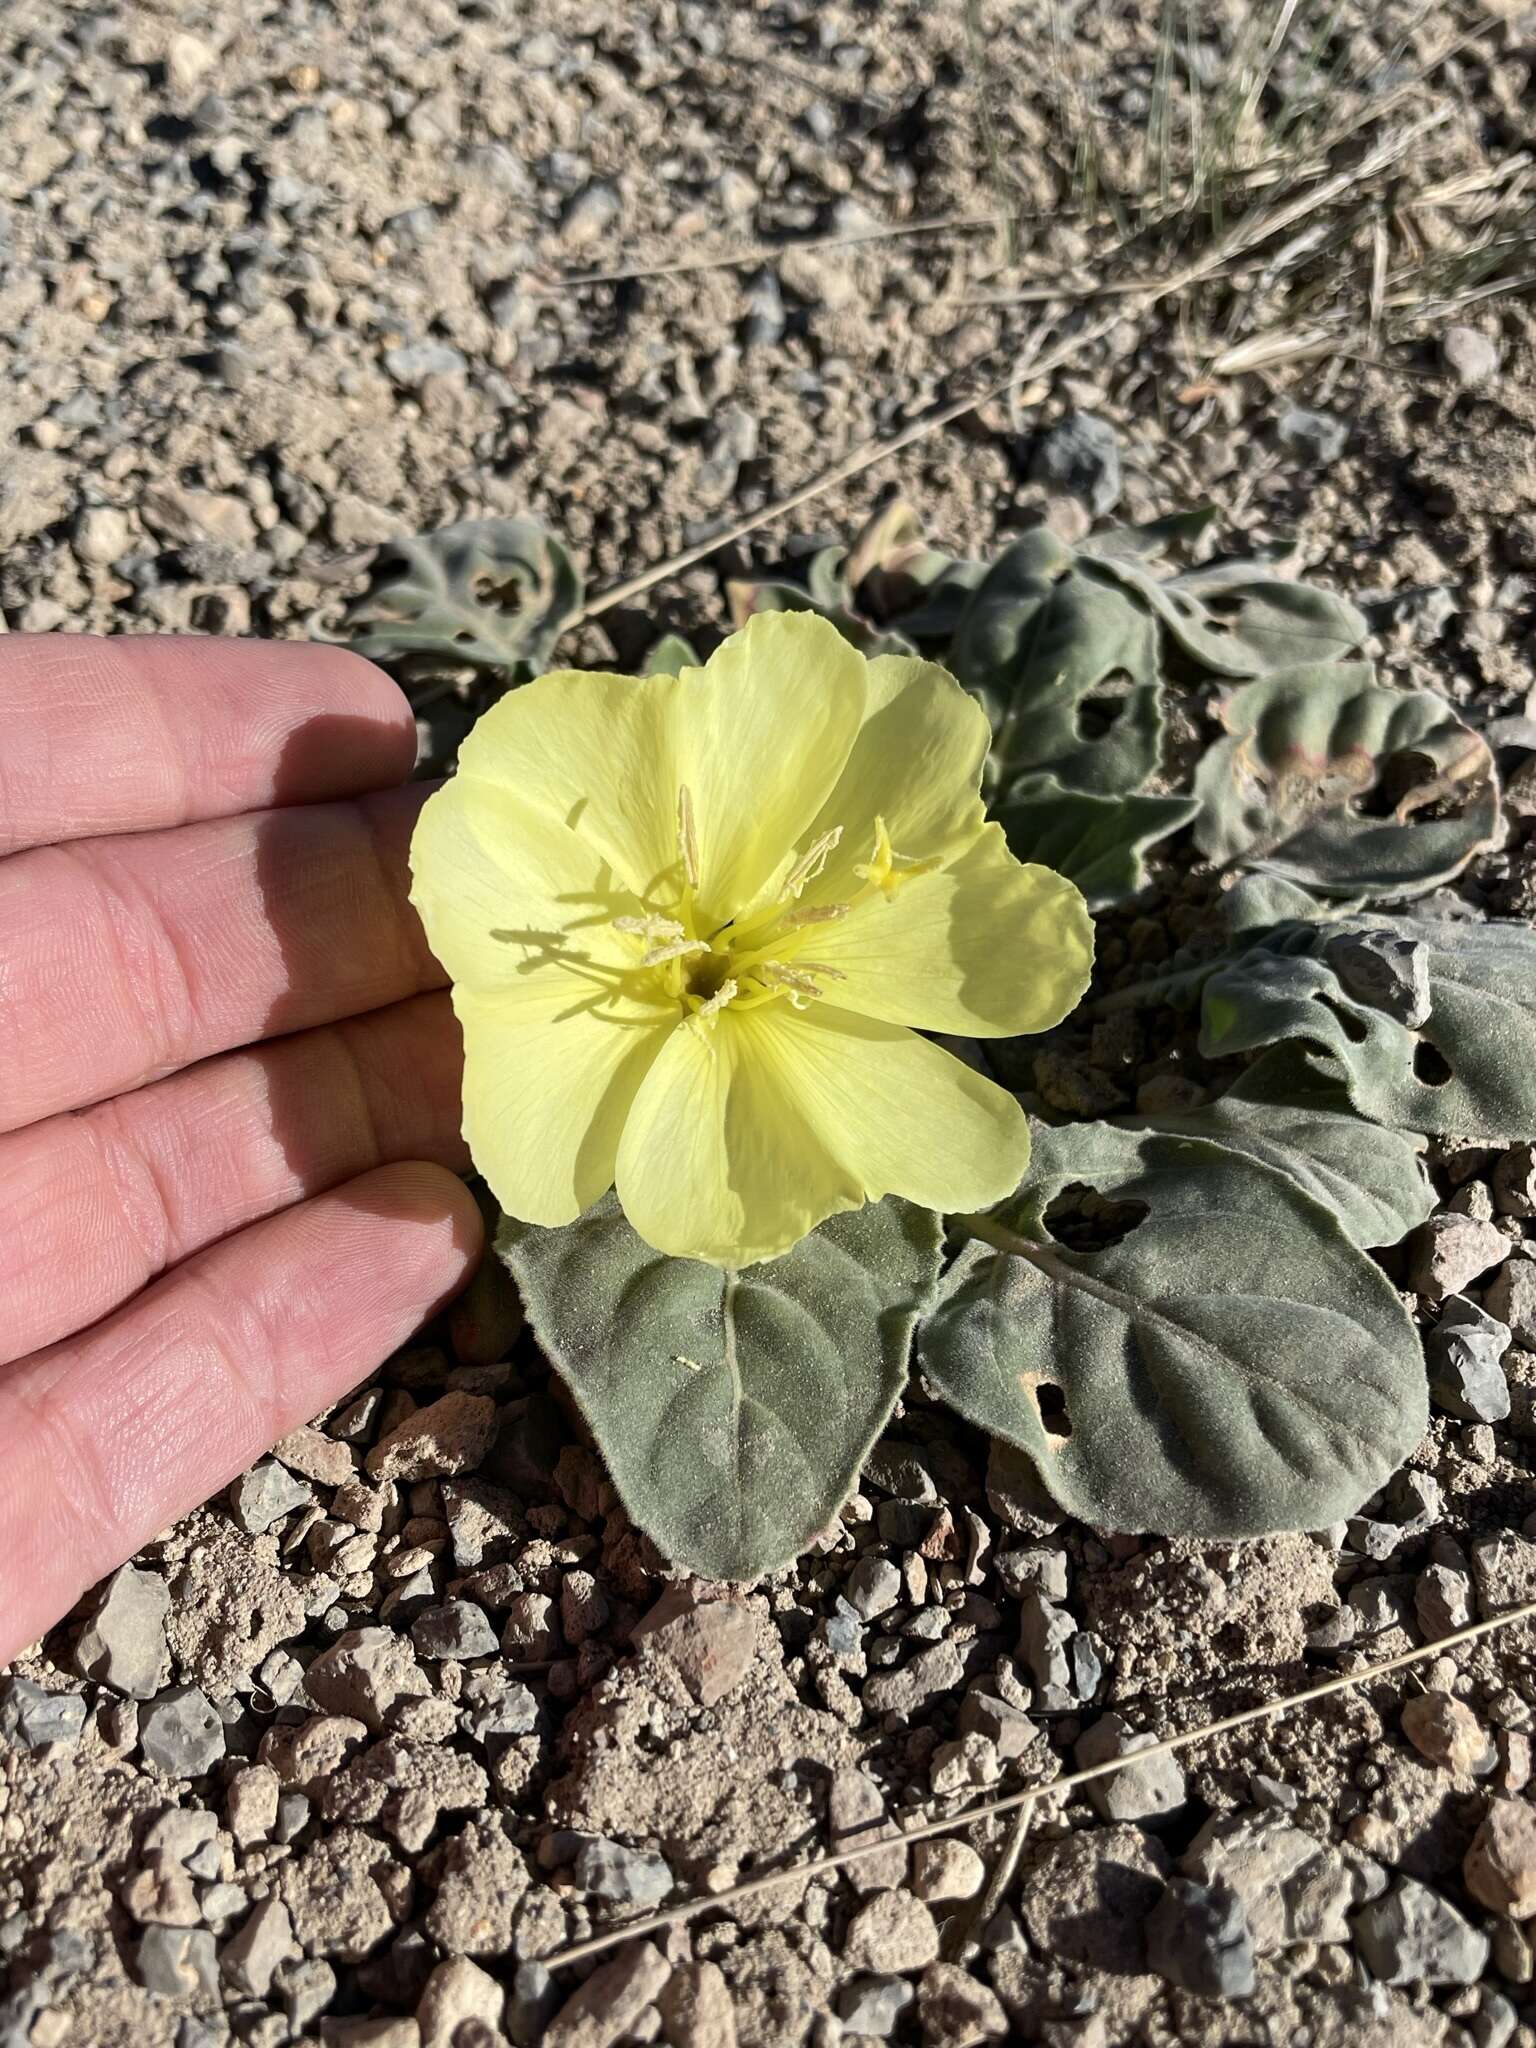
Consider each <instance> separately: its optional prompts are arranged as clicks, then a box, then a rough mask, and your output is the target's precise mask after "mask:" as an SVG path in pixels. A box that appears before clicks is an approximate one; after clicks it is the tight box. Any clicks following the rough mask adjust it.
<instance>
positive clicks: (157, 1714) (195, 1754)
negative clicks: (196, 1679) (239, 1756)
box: [139, 1685, 224, 1778]
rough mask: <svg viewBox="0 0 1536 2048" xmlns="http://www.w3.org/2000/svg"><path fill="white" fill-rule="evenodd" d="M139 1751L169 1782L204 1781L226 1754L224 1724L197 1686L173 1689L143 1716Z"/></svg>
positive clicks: (163, 1695) (165, 1693)
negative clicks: (189, 1779) (180, 1780)
mask: <svg viewBox="0 0 1536 2048" xmlns="http://www.w3.org/2000/svg"><path fill="white" fill-rule="evenodd" d="M139 1748H140V1750H141V1752H142V1753H143V1757H144V1761H145V1762H146V1763H150V1764H153V1765H154V1767H155V1769H156V1770H157V1771H164V1772H165V1774H166V1776H167V1777H168V1778H200V1777H202V1775H203V1773H204V1772H205V1771H211V1770H212V1769H213V1767H214V1765H215V1764H216V1763H217V1762H218V1760H219V1758H220V1757H221V1756H223V1754H224V1723H223V1722H222V1721H221V1720H220V1718H219V1714H218V1710H217V1709H216V1708H215V1706H214V1704H213V1702H212V1701H211V1700H210V1699H209V1697H208V1695H207V1694H206V1693H205V1692H203V1691H201V1690H200V1689H199V1688H198V1687H197V1686H195V1685H178V1686H173V1687H172V1688H171V1690H170V1691H169V1692H163V1693H161V1694H160V1695H159V1697H158V1698H156V1699H154V1700H152V1701H151V1702H150V1704H149V1705H148V1706H147V1707H145V1708H144V1710H143V1712H142V1713H141V1714H140V1715H139Z"/></svg>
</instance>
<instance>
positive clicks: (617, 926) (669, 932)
mask: <svg viewBox="0 0 1536 2048" xmlns="http://www.w3.org/2000/svg"><path fill="white" fill-rule="evenodd" d="M613 928H614V930H615V931H616V932H632V933H633V934H634V936H635V937H636V938H637V939H649V940H650V941H651V943H652V945H660V944H661V942H662V941H663V940H664V939H685V938H687V936H688V933H687V931H686V929H685V928H684V927H683V926H682V925H680V924H679V923H678V921H677V919H676V918H675V917H660V916H658V915H657V914H656V912H655V911H652V912H651V913H650V914H649V915H648V916H646V917H616V918H615V919H614V920H613Z"/></svg>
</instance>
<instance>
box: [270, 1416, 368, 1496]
mask: <svg viewBox="0 0 1536 2048" xmlns="http://www.w3.org/2000/svg"><path fill="white" fill-rule="evenodd" d="M272 1455H273V1457H274V1458H276V1459H277V1460H278V1461H279V1462H280V1463H281V1464H284V1465H288V1466H291V1468H292V1469H293V1470H294V1471H295V1472H302V1473H303V1475H304V1477H305V1478H306V1479H313V1480H314V1482H315V1484H316V1485H317V1486H347V1485H350V1483H351V1482H352V1480H353V1479H355V1478H356V1476H357V1475H356V1471H355V1469H354V1467H353V1464H352V1453H351V1452H350V1451H349V1450H348V1448H347V1446H346V1445H345V1444H343V1443H338V1442H337V1441H336V1439H335V1438H334V1437H330V1436H327V1435H326V1434H325V1432H324V1430H320V1429H311V1428H308V1427H305V1428H303V1429H291V1430H290V1431H289V1432H288V1434H287V1435H286V1436H285V1437H284V1438H283V1440H282V1442H281V1443H276V1444H274V1445H273V1446H272Z"/></svg>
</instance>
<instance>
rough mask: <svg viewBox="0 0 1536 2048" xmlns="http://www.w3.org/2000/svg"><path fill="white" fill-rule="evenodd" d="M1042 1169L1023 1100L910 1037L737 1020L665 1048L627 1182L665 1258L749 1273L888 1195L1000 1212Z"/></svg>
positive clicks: (837, 1023) (777, 1019)
mask: <svg viewBox="0 0 1536 2048" xmlns="http://www.w3.org/2000/svg"><path fill="white" fill-rule="evenodd" d="M1028 1157H1029V1127H1028V1124H1027V1122H1026V1120H1025V1116H1024V1112H1023V1111H1022V1109H1020V1107H1019V1105H1018V1103H1017V1102H1016V1101H1015V1100H1014V1098H1013V1097H1012V1096H1011V1095H1009V1094H1007V1093H1005V1091H1004V1090H1003V1089H1001V1088H998V1087H996V1086H994V1085H993V1083H992V1082H990V1081H986V1080H983V1079H982V1077H981V1076H980V1075H978V1074H974V1073H972V1072H971V1070H970V1068H968V1067H966V1066H963V1065H962V1064H961V1062H960V1061H959V1060H957V1059H954V1058H952V1057H951V1056H950V1055H949V1054H948V1053H946V1052H943V1051H941V1050H940V1048H939V1047H938V1046H936V1045H932V1044H930V1043H929V1042H928V1040H926V1039H922V1038H918V1037H916V1036H915V1035H914V1034H913V1033H912V1032H910V1031H903V1030H900V1029H897V1028H895V1027H893V1026H891V1025H888V1024H882V1023H877V1022H875V1021H874V1020H872V1019H869V1018H863V1017H854V1016H849V1015H847V1014H843V1013H835V1012H830V1011H828V1010H826V1009H825V1008H818V1009H816V1010H810V1011H805V1012H795V1011H791V1010H788V1009H787V1008H786V1009H782V1010H781V1009H773V1010H769V1011H757V1012H752V1013H748V1014H746V1015H743V1014H741V1013H740V1012H732V1011H730V1010H727V1011H725V1012H724V1013H723V1014H722V1015H721V1016H720V1017H719V1019H718V1020H717V1022H716V1024H715V1027H714V1029H713V1030H712V1031H711V1032H710V1033H709V1035H708V1036H705V1035H704V1034H703V1033H702V1032H700V1031H698V1030H693V1029H683V1030H680V1031H677V1032H674V1033H673V1035H672V1037H671V1038H670V1039H669V1040H668V1041H667V1043H666V1045H665V1046H664V1047H663V1049H662V1051H661V1053H660V1055H659V1056H658V1058H657V1059H656V1061H655V1063H654V1064H653V1066H652V1067H651V1069H650V1071H649V1073H648V1074H647V1075H646V1078H645V1080H644V1082H643V1083H642V1085H641V1087H640V1090H639V1092H638V1094H637V1095H636V1097H635V1103H634V1108H633V1110H632V1111H631V1113H630V1118H629V1121H628V1123H627V1124H626V1125H625V1128H624V1136H623V1138H622V1140H621V1142H620V1145H619V1157H618V1167H617V1181H618V1190H619V1199H620V1201H621V1202H622V1203H623V1206H624V1212H625V1214H626V1215H627V1216H628V1218H629V1220H630V1222H631V1223H632V1224H633V1225H634V1227H635V1229H636V1230H637V1231H639V1233H640V1235H641V1236H642V1237H643V1238H644V1239H645V1240H646V1241H647V1243H649V1244H653V1245H655V1246H656V1248H657V1250H658V1251H664V1252H670V1253H672V1254H674V1255H675V1256H678V1257H681V1258H694V1259H704V1260H707V1261H709V1262H710V1263H712V1264H714V1265H720V1266H745V1265H751V1264H753V1263H754V1262H755V1261H757V1260H759V1259H770V1258H775V1257H777V1256H778V1254H779V1253H781V1252H785V1251H788V1250H789V1248H790V1246H791V1245H793V1244H796V1243H798V1241H799V1240H800V1239H801V1238H802V1237H804V1236H805V1235H806V1234H807V1232H808V1231H811V1230H813V1229H814V1228H815V1227H816V1225H817V1224H818V1223H821V1222H824V1221H825V1220H826V1218H827V1217H828V1216H833V1215H836V1214H837V1213H838V1212H839V1211H840V1210H844V1209H852V1208H857V1207H858V1206H859V1205H860V1204H861V1203H863V1202H865V1201H878V1200H879V1199H880V1198H881V1197H882V1196H883V1195H887V1194H899V1195H905V1196H907V1197H908V1198H909V1199H910V1200H912V1201H915V1202H921V1203H923V1204H925V1205H926V1206H928V1207H930V1208H935V1209H940V1210H955V1209H973V1208H981V1207H985V1206H987V1205H988V1204H990V1203H992V1202H997V1201H1000V1200H1001V1199H1002V1198H1003V1196H1004V1195H1006V1194H1010V1193H1011V1192H1012V1191H1013V1189H1014V1188H1015V1187H1016V1186H1017V1185H1018V1182H1019V1180H1020V1178H1021V1176H1022V1174H1023V1171H1024V1167H1025V1165H1026V1163H1027V1161H1028Z"/></svg>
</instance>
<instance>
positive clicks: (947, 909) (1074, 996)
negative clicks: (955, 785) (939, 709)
mask: <svg viewBox="0 0 1536 2048" xmlns="http://www.w3.org/2000/svg"><path fill="white" fill-rule="evenodd" d="M801 951H802V952H803V953H804V954H806V955H813V956H814V957H815V959H816V960H818V961H821V960H824V961H825V962H826V963H827V965H828V966H829V967H835V968H836V969H837V970H838V972H839V974H840V975H842V976H843V977H844V978H843V979H842V980H840V981H832V980H830V979H829V980H828V981H827V983H826V984H825V986H826V995H825V999H824V1007H826V1008H836V1009H838V1010H854V1011H857V1012H858V1013H859V1014H860V1015H861V1016H865V1017H881V1018H885V1019H886V1020H887V1021H889V1022H891V1023H894V1024H911V1025H914V1026H916V1027H917V1028H918V1029H920V1030H923V1031H951V1032H956V1033H959V1034H962V1035H964V1036H966V1037H970V1038H1007V1037H1011V1036H1013V1035H1014V1034H1015V1033H1016V1032H1028V1031H1048V1030H1049V1029H1050V1027H1051V1026H1052V1025H1053V1024H1059V1023H1060V1022H1061V1020H1062V1018H1063V1017H1065V1016H1066V1015H1067V1013H1068V1011H1070V1010H1071V1009H1073V1008H1074V1007H1075V1005H1076V1004H1077V1002H1078V1001H1079V999H1080V998H1081V996H1082V993H1083V991H1084V989H1086V988H1087V986H1088V977H1089V974H1090V972H1091V970H1092V966H1093V920H1092V918H1091V917H1090V916H1089V914H1088V906H1087V904H1086V903H1085V902H1084V901H1083V898H1082V896H1081V894H1080V893H1079V892H1078V890H1077V889H1076V888H1075V887H1074V885H1073V884H1072V883H1071V882H1069V881H1068V880H1067V879H1066V877H1065V876H1064V875H1058V874H1056V873H1055V872H1054V871H1053V870H1052V869H1050V868H1042V867H1033V866H1029V867H1026V866H1024V865H1023V864H1022V863H1021V862H1019V861H1017V860H1015V859H1014V857H1013V855H1012V854H1011V853H1010V852H1009V851H1008V842H1007V840H1006V839H1005V838H1004V836H1003V829H1002V827H1001V826H1000V825H987V826H985V827H984V828H983V829H982V832H981V834H980V836H979V837H978V838H977V839H976V840H975V841H974V843H973V844H972V846H971V847H970V849H969V851H968V852H966V853H963V854H962V855H961V856H960V858H959V859H958V860H956V861H955V862H953V863H952V865H951V866H949V867H947V868H945V869H943V870H942V872H940V873H937V874H927V875H917V876H914V878H913V879H912V880H911V881H910V882H907V883H906V884H905V885H904V886H903V887H901V888H899V889H898V890H897V891H896V893H895V895H894V896H891V897H885V896H875V897H872V898H870V899H868V900H866V901H865V902H863V903H860V904H859V905H858V907H857V908H856V909H854V910H853V911H851V912H850V913H849V915H848V916H847V917H845V918H841V919H839V921H838V922H837V923H835V924H826V925H817V926H815V927H814V929H813V930H812V931H811V932H809V933H808V934H807V935H806V941H805V944H804V946H803V948H802V949H801Z"/></svg>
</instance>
